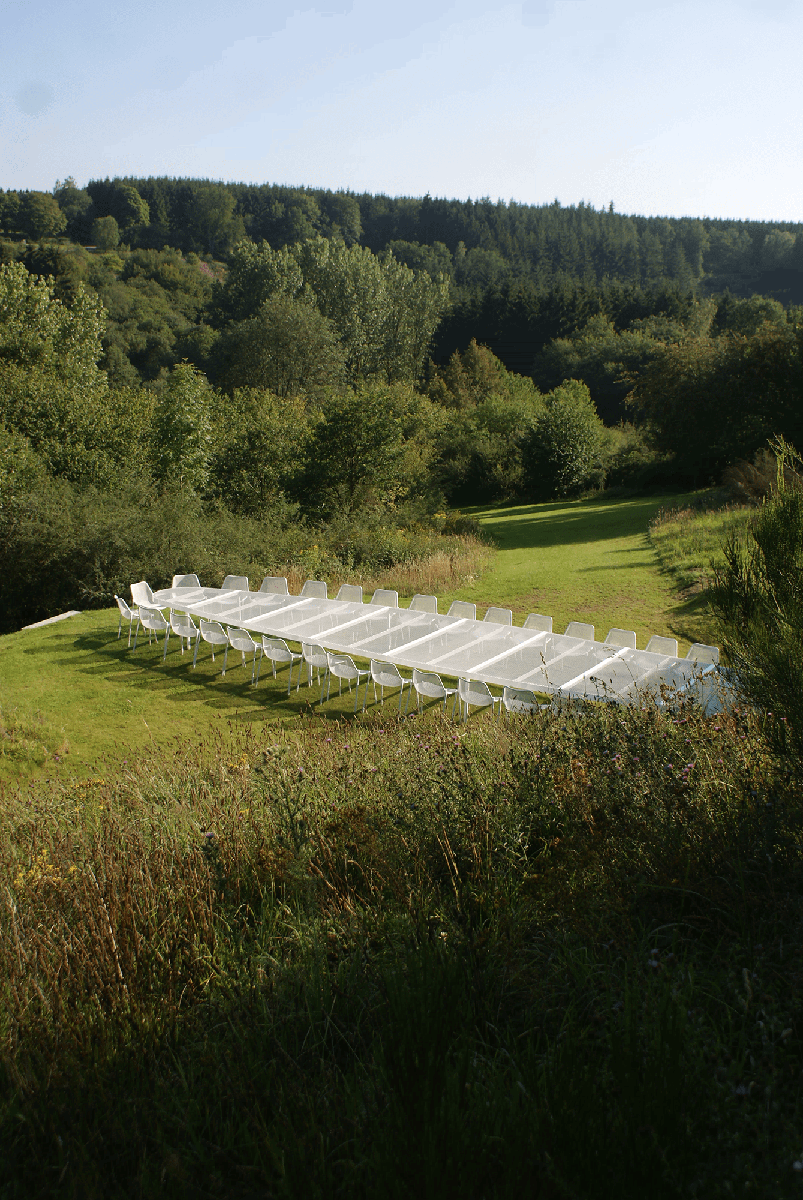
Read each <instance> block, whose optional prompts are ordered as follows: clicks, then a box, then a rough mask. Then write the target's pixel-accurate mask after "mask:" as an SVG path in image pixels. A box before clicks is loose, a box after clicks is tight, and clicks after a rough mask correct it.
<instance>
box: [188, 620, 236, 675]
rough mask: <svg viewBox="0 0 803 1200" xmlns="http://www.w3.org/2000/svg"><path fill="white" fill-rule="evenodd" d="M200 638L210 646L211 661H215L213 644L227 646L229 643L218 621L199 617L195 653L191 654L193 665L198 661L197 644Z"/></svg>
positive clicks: (227, 636)
mask: <svg viewBox="0 0 803 1200" xmlns="http://www.w3.org/2000/svg"><path fill="white" fill-rule="evenodd" d="M202 638H203V640H204V641H205V642H208V643H209V645H210V646H211V647H212V662H214V661H215V646H226V647H228V644H229V635H228V634H227V633H226V630H225V629H224V628H223V626H222V625H221V624H220V622H219V621H205V620H204V618H203V617H201V627H200V629H199V630H198V640H197V641H196V643H195V654H194V655H193V656H192V665H193V666H195V664H196V663H197V661H198V646H199V645H200V642H201V639H202Z"/></svg>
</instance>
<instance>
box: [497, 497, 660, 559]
mask: <svg viewBox="0 0 803 1200" xmlns="http://www.w3.org/2000/svg"><path fill="white" fill-rule="evenodd" d="M660 506H661V500H660V499H656V498H655V497H651V498H650V499H644V500H625V501H619V502H617V503H616V504H612V503H611V502H610V501H606V502H605V503H604V504H603V503H601V502H600V501H593V500H592V501H583V502H579V501H578V502H577V504H576V507H571V508H569V507H567V504H566V502H565V501H564V502H563V503H555V504H530V505H523V506H517V507H515V508H506V509H499V510H496V511H493V512H489V511H488V510H487V509H484V510H482V512H483V514H484V515H485V517H486V523H485V525H484V529H485V531H486V532H487V533H488V534H489V535H490V537H492V538H493V540H494V541H495V542H496V544H497V545H498V546H499V547H500V549H503V550H528V549H534V548H538V547H540V548H542V549H546V548H547V547H553V546H563V545H572V544H574V545H577V544H581V543H583V542H597V541H602V540H604V539H606V538H622V537H632V536H633V534H634V533H639V532H642V531H643V532H644V533H645V535H646V532H647V525H648V524H649V521H650V518H651V517H652V516H653V515H654V514H655V512H656V511H657V509H658V508H660Z"/></svg>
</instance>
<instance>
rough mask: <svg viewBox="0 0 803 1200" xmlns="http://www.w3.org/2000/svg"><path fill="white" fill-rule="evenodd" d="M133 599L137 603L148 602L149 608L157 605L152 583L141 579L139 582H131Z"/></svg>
mask: <svg viewBox="0 0 803 1200" xmlns="http://www.w3.org/2000/svg"><path fill="white" fill-rule="evenodd" d="M131 599H132V600H133V601H134V603H135V604H137V605H139V604H147V606H148V607H149V608H155V607H156V601H155V600H154V598H153V592H152V591H151V588H150V584H149V583H146V582H145V580H144V579H141V580H140V582H139V583H132V584H131Z"/></svg>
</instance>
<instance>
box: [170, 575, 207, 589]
mask: <svg viewBox="0 0 803 1200" xmlns="http://www.w3.org/2000/svg"><path fill="white" fill-rule="evenodd" d="M170 586H171V588H180V587H200V586H201V581H200V579H199V578H198V576H197V575H174V576H173V582H172V583H171V584H170Z"/></svg>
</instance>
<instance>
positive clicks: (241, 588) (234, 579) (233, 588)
mask: <svg viewBox="0 0 803 1200" xmlns="http://www.w3.org/2000/svg"><path fill="white" fill-rule="evenodd" d="M220 590H221V591H222V592H247V591H248V576H247V575H227V576H226V578H225V579H224V580H223V582H222V584H221V585H220Z"/></svg>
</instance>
